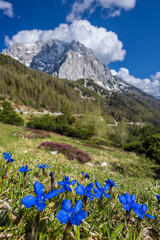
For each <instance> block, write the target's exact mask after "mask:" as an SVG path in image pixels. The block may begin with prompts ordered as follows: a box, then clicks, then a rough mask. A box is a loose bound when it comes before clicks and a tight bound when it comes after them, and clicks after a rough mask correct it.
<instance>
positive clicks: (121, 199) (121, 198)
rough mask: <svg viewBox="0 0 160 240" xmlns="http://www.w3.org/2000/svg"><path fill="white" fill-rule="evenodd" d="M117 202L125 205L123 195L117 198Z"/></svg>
mask: <svg viewBox="0 0 160 240" xmlns="http://www.w3.org/2000/svg"><path fill="white" fill-rule="evenodd" d="M119 201H120V203H122V204H126V203H127V201H126V198H125V196H123V195H121V196H119Z"/></svg>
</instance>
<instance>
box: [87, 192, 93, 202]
mask: <svg viewBox="0 0 160 240" xmlns="http://www.w3.org/2000/svg"><path fill="white" fill-rule="evenodd" d="M86 196H87V197H88V199H89V201H90V202H91V201H92V200H93V197H91V196H90V195H89V194H86Z"/></svg>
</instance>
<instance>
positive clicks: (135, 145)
mask: <svg viewBox="0 0 160 240" xmlns="http://www.w3.org/2000/svg"><path fill="white" fill-rule="evenodd" d="M123 149H124V150H125V151H128V152H136V153H143V149H142V143H141V142H137V141H134V142H130V143H126V144H124V145H123Z"/></svg>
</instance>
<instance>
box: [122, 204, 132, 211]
mask: <svg viewBox="0 0 160 240" xmlns="http://www.w3.org/2000/svg"><path fill="white" fill-rule="evenodd" d="M123 208H124V209H125V210H127V211H128V212H129V211H130V210H131V207H130V206H129V205H126V204H124V205H123Z"/></svg>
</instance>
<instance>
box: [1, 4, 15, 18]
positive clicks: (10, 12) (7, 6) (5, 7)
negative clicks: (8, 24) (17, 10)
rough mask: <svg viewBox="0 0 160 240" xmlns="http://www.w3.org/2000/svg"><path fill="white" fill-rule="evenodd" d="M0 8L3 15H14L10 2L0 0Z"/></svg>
mask: <svg viewBox="0 0 160 240" xmlns="http://www.w3.org/2000/svg"><path fill="white" fill-rule="evenodd" d="M0 10H2V11H3V14H4V15H7V16H8V17H14V13H13V5H12V3H10V2H6V1H3V0H0Z"/></svg>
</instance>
